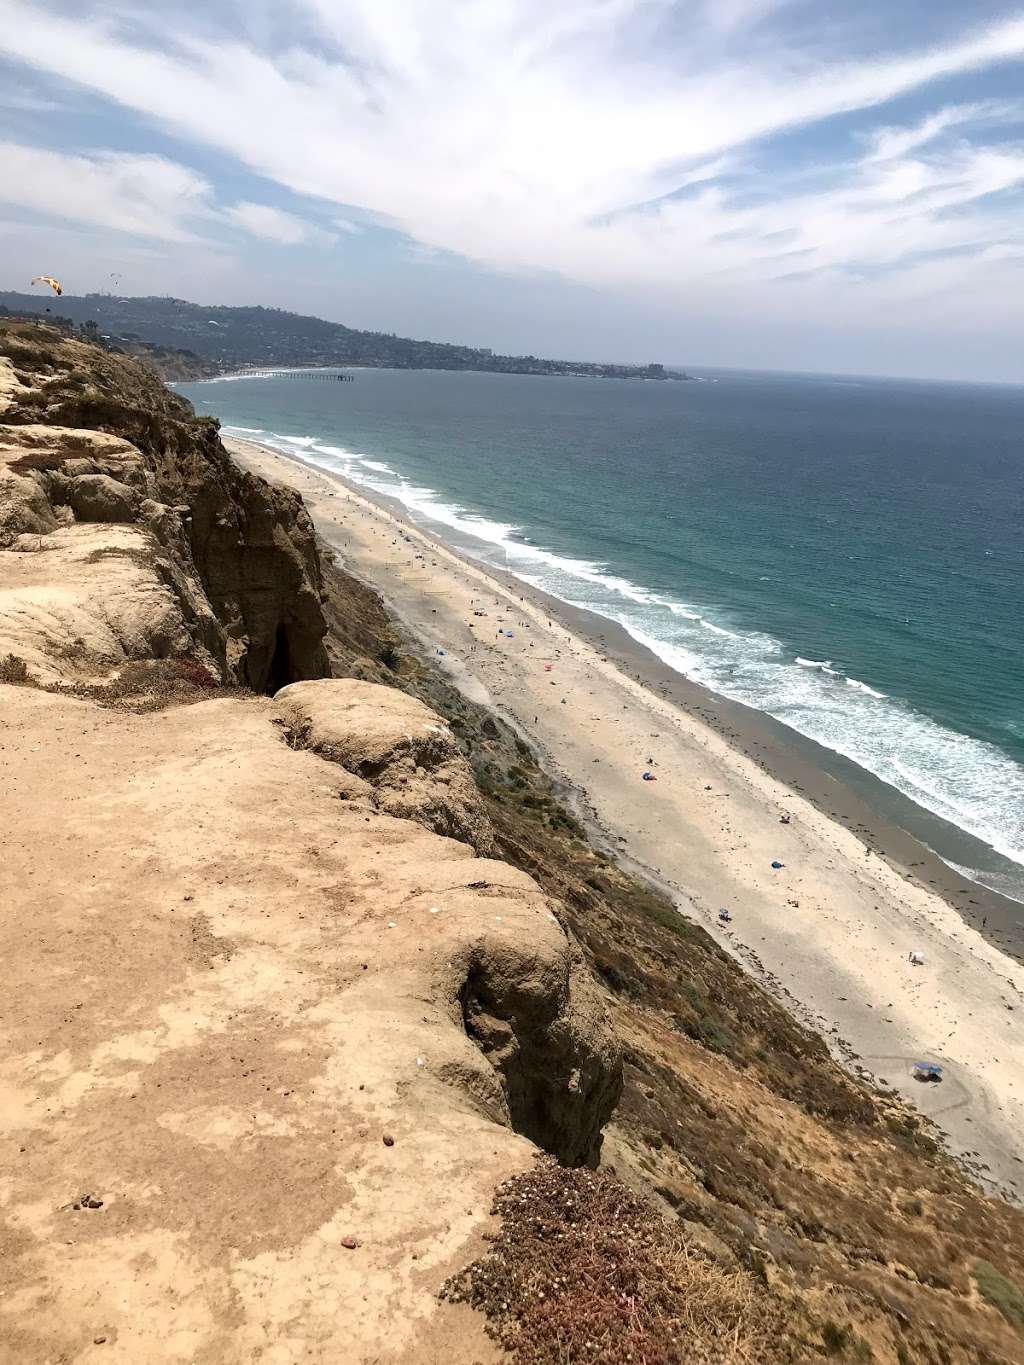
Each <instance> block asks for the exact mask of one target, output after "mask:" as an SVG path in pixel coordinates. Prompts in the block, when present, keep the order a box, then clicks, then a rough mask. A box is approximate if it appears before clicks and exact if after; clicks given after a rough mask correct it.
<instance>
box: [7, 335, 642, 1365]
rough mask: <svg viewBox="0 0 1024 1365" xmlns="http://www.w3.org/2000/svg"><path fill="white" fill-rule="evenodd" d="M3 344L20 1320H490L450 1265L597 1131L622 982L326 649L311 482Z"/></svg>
mask: <svg viewBox="0 0 1024 1365" xmlns="http://www.w3.org/2000/svg"><path fill="white" fill-rule="evenodd" d="M2 347H3V351H4V353H5V354H4V358H3V360H2V362H0V384H2V389H0V405H2V407H3V409H4V410H3V411H2V412H0V418H2V419H3V421H2V424H0V461H2V463H0V680H2V681H0V716H2V731H0V776H2V789H3V793H4V834H3V851H4V857H3V859H2V863H0V902H2V904H3V905H4V907H5V914H4V917H3V922H2V924H0V939H2V945H3V946H2V953H3V960H4V962H5V964H6V969H5V978H6V979H5V1004H4V1007H3V1023H4V1030H5V1038H6V1042H7V1048H6V1049H5V1054H4V1057H3V1059H2V1061H0V1093H2V1095H3V1097H4V1104H3V1109H2V1119H0V1123H2V1125H3V1130H4V1139H5V1150H6V1151H7V1152H9V1153H10V1154H11V1155H12V1157H13V1162H12V1163H11V1164H10V1165H8V1167H7V1172H6V1174H5V1177H4V1183H3V1187H2V1188H3V1214H2V1222H0V1244H2V1256H0V1261H2V1267H3V1268H2V1270H0V1278H2V1279H3V1294H2V1296H0V1343H2V1344H0V1358H3V1359H5V1360H6V1359H10V1360H12V1361H13V1360H17V1361H19V1362H32V1361H40V1362H42V1361H50V1360H53V1359H57V1358H60V1359H64V1360H78V1359H85V1358H91V1355H92V1353H93V1352H94V1351H97V1350H99V1348H100V1346H102V1347H103V1348H104V1350H103V1352H102V1354H103V1355H104V1358H107V1359H118V1360H124V1361H131V1362H133V1363H134V1362H139V1361H144V1360H145V1361H149V1360H175V1361H177V1360H181V1361H200V1360H201V1361H211V1362H212V1361H218V1362H222V1361H235V1360H237V1361H243V1360H252V1359H256V1358H266V1359H268V1360H269V1359H273V1360H279V1361H291V1360H296V1361H297V1360H300V1359H302V1360H305V1359H309V1358H310V1356H312V1357H313V1358H315V1359H320V1360H325V1361H326V1360H352V1361H359V1360H367V1361H369V1360H381V1361H399V1360H406V1359H408V1360H409V1361H428V1360H435V1359H441V1358H444V1359H446V1360H451V1361H453V1362H458V1361H465V1362H467V1363H468V1362H470V1361H474V1360H482V1359H486V1358H488V1357H490V1356H492V1355H493V1348H492V1347H491V1346H490V1344H489V1343H488V1342H487V1340H486V1339H485V1337H484V1335H483V1325H482V1324H483V1320H482V1319H475V1318H473V1317H471V1316H470V1314H469V1312H468V1310H466V1309H463V1308H459V1307H456V1306H453V1305H450V1304H444V1303H442V1302H441V1300H440V1299H439V1298H438V1297H437V1295H438V1291H439V1290H440V1289H441V1286H442V1285H443V1283H444V1281H445V1279H446V1278H447V1277H448V1276H449V1275H450V1274H452V1273H454V1272H455V1271H457V1270H459V1269H460V1268H461V1267H462V1266H463V1265H464V1264H465V1263H466V1261H467V1260H468V1259H470V1257H471V1256H472V1255H473V1254H474V1252H475V1250H476V1249H477V1248H478V1247H479V1245H480V1242H479V1239H480V1234H481V1232H482V1231H483V1230H484V1229H485V1228H486V1227H487V1226H488V1221H489V1209H490V1204H491V1199H492V1194H493V1190H494V1188H495V1186H496V1185H497V1183H498V1182H499V1181H500V1180H501V1179H502V1178H504V1177H506V1176H509V1175H511V1174H514V1173H516V1172H518V1171H522V1170H523V1169H524V1168H525V1167H526V1166H528V1164H529V1162H530V1159H531V1156H532V1154H533V1153H534V1152H535V1151H536V1150H537V1148H538V1147H540V1148H543V1149H545V1150H547V1151H549V1152H551V1153H553V1154H554V1155H555V1156H557V1157H558V1158H559V1159H560V1160H561V1161H563V1162H565V1163H568V1164H576V1163H594V1162H596V1160H597V1158H598V1154H599V1151H600V1145H601V1136H602V1128H603V1125H604V1123H605V1121H606V1119H607V1117H608V1115H609V1114H610V1112H611V1110H612V1108H613V1107H614V1104H615V1101H616V1099H617V1096H618V1093H619V1089H620V1087H621V1053H620V1049H619V1047H618V1044H617V1043H616V1042H615V1041H614V1039H613V1038H612V1036H611V1034H610V1032H609V1030H608V1027H607V1020H606V1015H605V1010H604V1005H603V1002H602V999H601V992H600V990H599V988H598V987H597V985H596V983H595V982H594V981H593V978H592V977H591V975H590V973H589V971H588V970H587V969H586V967H585V964H584V961H583V956H582V954H581V952H580V951H579V949H578V947H577V946H576V945H575V943H574V941H573V940H572V939H571V938H570V937H569V936H568V935H567V934H566V932H565V930H564V929H563V927H562V926H561V924H560V922H559V919H558V915H557V913H556V912H557V909H558V907H557V904H556V902H554V901H552V900H551V899H550V898H549V897H547V896H546V894H545V893H544V892H543V891H542V890H541V888H540V887H538V886H537V884H536V883H535V882H534V881H533V880H532V879H531V878H530V877H529V876H527V875H526V874H525V873H523V872H521V871H517V870H516V869H514V868H512V867H510V866H509V865H508V864H506V863H503V862H498V861H495V860H493V859H491V858H488V857H487V856H486V855H487V854H489V853H492V852H493V851H494V836H493V833H492V831H491V827H490V823H489V820H488V817H487V814H486V812H485V810H484V806H483V800H482V798H481V796H480V793H479V792H478V790H477V787H476V784H475V782H474V780H473V776H472V773H471V770H470V768H469V766H468V765H467V763H466V760H465V758H464V757H463V756H462V754H461V753H460V751H459V748H458V746H457V745H456V743H455V740H454V737H453V735H452V733H451V731H450V730H449V728H448V727H447V725H446V724H445V723H444V722H443V721H441V720H440V719H439V718H438V717H437V716H436V715H434V714H432V713H431V712H430V711H428V710H427V708H426V707H425V706H423V705H422V704H421V703H419V702H416V701H414V700H413V699H411V698H409V697H405V696H403V695H402V694H401V693H398V692H395V691H394V690H392V689H386V688H383V687H378V686H374V685H371V684H369V683H359V682H353V681H349V680H337V681H332V680H330V679H328V678H326V677H324V676H323V675H324V674H326V673H327V671H328V663H327V656H326V652H325V649H324V645H323V636H324V633H325V629H326V626H325V622H324V618H323V615H322V612H321V602H320V596H321V591H322V584H321V576H320V565H319V560H318V555H317V551H316V546H315V543H314V539H313V536H312V533H311V528H310V525H309V522H308V519H307V517H306V515H305V513H304V511H303V509H302V507H301V504H300V502H299V500H298V499H297V498H296V497H294V496H293V495H291V494H289V493H287V492H286V491H284V490H282V489H278V488H271V487H269V486H268V485H266V484H265V483H263V482H262V481H261V480H259V479H256V478H253V477H252V476H249V475H244V474H242V473H241V472H240V471H239V470H237V469H236V468H235V467H234V466H233V465H232V464H231V462H230V461H229V460H228V459H227V457H226V456H225V454H224V452H223V449H222V448H221V446H220V444H219V441H218V439H217V432H216V427H215V425H214V424H213V423H210V422H206V421H202V420H197V419H195V418H194V417H192V416H191V413H190V411H189V410H188V409H187V408H186V407H185V406H184V405H183V404H181V403H179V402H178V400H177V399H175V398H174V397H173V396H172V395H170V394H168V393H166V392H165V391H163V390H162V389H160V388H159V387H158V386H156V385H155V384H154V382H153V381H152V380H151V379H150V378H149V377H148V376H147V375H145V374H144V373H142V372H140V371H139V370H138V369H136V368H135V367H134V366H133V365H131V364H128V363H126V362H123V361H120V360H118V359H117V358H115V357H111V356H109V355H105V354H104V353H102V352H99V351H97V350H95V349H94V348H91V347H88V346H86V345H84V344H83V343H80V342H77V341H72V340H68V339H66V338H63V337H60V336H59V335H53V336H50V335H47V334H46V333H45V332H43V331H42V330H41V329H38V328H26V327H24V326H23V327H20V328H18V327H15V328H13V329H11V330H10V331H9V332H8V333H7V334H6V335H4V336H3V338H2ZM222 684H224V685H225V686H223V687H222V686H221V685H222ZM282 684H291V685H290V686H289V685H285V686H284V688H283V690H280V689H281V685H282ZM274 691H276V692H277V697H276V699H275V700H274V701H271V700H270V699H269V698H267V697H265V696H261V695H260V693H267V692H274ZM218 692H220V693H221V694H222V695H218ZM172 702H187V703H189V704H187V705H168V703H172ZM535 1144H536V1145H535Z"/></svg>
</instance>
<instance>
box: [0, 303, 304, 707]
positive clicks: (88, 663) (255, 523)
mask: <svg viewBox="0 0 1024 1365" xmlns="http://www.w3.org/2000/svg"><path fill="white" fill-rule="evenodd" d="M0 362H2V366H0V423H2V425H0V554H2V555H5V556H6V555H7V554H16V555H20V556H23V555H27V554H35V553H43V552H49V551H56V552H58V553H60V554H65V553H70V554H71V556H72V559H74V558H75V557H76V555H77V551H78V549H79V547H83V552H84V554H86V555H92V556H96V555H97V554H105V555H106V557H107V559H108V561H109V562H108V563H107V564H106V565H105V572H104V573H103V574H96V575H92V576H91V577H92V578H93V579H95V580H96V581H95V582H94V583H90V582H87V581H82V580H81V575H78V578H77V580H76V585H75V588H74V602H72V603H70V604H69V603H68V602H67V601H63V602H62V601H59V600H56V599H58V598H59V597H60V594H59V593H57V592H56V591H53V592H51V593H50V594H49V597H50V599H51V600H49V601H47V602H43V603H42V604H41V605H40V596H41V595H42V596H46V594H45V593H43V592H42V589H41V587H40V585H39V584H37V583H32V584H29V585H28V587H25V586H24V585H23V586H22V588H20V589H19V592H20V593H21V599H20V600H19V601H8V603H7V606H6V609H5V611H4V616H3V618H0V650H2V649H5V648H11V649H13V648H14V647H15V645H17V647H18V648H19V649H25V650H26V657H27V658H29V657H31V658H33V659H34V660H35V662H36V663H37V666H38V668H39V669H40V670H41V675H42V676H46V677H52V676H54V675H57V676H60V677H65V678H66V677H68V676H75V677H83V676H95V675H97V674H99V675H102V674H104V673H105V672H109V671H110V670H111V669H113V668H115V667H117V665H118V664H119V663H121V662H123V661H124V660H125V659H132V658H138V657H143V656H144V651H145V650H147V649H151V650H152V653H153V656H155V657H158V658H162V657H167V654H168V653H170V654H172V655H177V654H187V655H189V656H191V657H194V658H197V659H199V660H200V661H202V662H204V663H208V664H209V666H210V667H212V668H213V669H214V670H215V672H216V673H217V674H218V676H220V677H221V678H222V679H223V680H224V681H226V682H232V683H239V684H242V685H244V686H248V687H251V688H253V689H255V690H256V691H265V692H272V691H276V690H277V688H279V687H281V686H284V685H286V684H288V683H290V682H295V681H297V680H299V679H302V678H316V677H323V676H325V675H327V674H328V673H329V671H330V670H329V665H328V661H327V656H326V652H325V650H324V646H323V637H324V634H325V631H326V625H325V622H324V617H323V612H322V610H321V604H320V595H321V591H322V584H321V578H320V565H319V559H318V556H317V551H316V544H315V539H314V536H313V532H312V527H311V525H310V522H309V518H308V516H307V515H306V512H305V510H304V508H303V506H302V501H301V499H300V498H299V497H298V496H297V495H296V494H294V493H291V492H290V491H288V490H287V489H284V488H280V487H272V486H271V485H269V484H267V483H265V482H264V481H263V480H262V479H259V478H257V477H256V476H254V475H252V474H248V473H244V472H243V471H242V470H240V469H239V468H238V467H237V466H236V465H235V464H234V463H233V462H232V461H231V460H230V458H229V457H228V455H227V454H226V452H225V451H224V448H223V446H222V445H221V443H220V439H219V436H218V429H217V424H216V422H214V421H212V420H211V419H209V418H197V417H196V416H195V415H194V414H193V412H192V410H191V408H190V407H189V405H188V404H187V403H185V402H184V401H183V400H181V399H179V398H178V397H177V396H176V395H174V394H173V393H171V392H170V391H169V390H167V389H166V388H165V387H164V386H163V385H162V384H161V383H160V382H159V380H158V379H156V377H155V376H154V375H152V374H151V373H149V372H148V371H146V370H145V369H143V368H142V367H141V366H139V365H136V364H134V363H133V362H131V361H129V360H127V359H125V358H123V357H120V356H116V355H110V354H108V353H106V352H104V351H102V350H101V349H99V348H97V347H95V346H91V345H88V344H86V343H84V342H81V341H78V340H75V339H73V338H70V337H67V336H65V335H63V334H62V333H60V332H58V331H56V330H54V329H47V328H43V327H39V326H35V325H32V324H24V323H23V324H17V323H9V324H5V325H4V326H3V327H2V328H0ZM86 525H91V526H104V527H106V528H110V527H112V526H115V525H117V526H124V527H131V528H133V534H132V535H130V536H128V537H125V536H124V535H121V536H118V537H112V538H109V539H108V540H104V539H103V537H101V536H100V535H99V533H97V532H95V531H93V532H91V533H90V534H89V535H88V536H84V535H83V534H82V533H81V528H82V527H83V526H86ZM58 530H59V531H60V532H61V537H62V538H61V539H59V540H57V541H52V540H50V539H49V537H51V535H52V534H53V533H55V532H57V531H58ZM32 537H35V539H34V540H33V539H32ZM41 537H46V538H47V539H46V540H43V539H41ZM126 556H129V557H130V559H131V564H132V572H131V573H126V572H125V568H126ZM90 562H91V563H96V562H98V561H97V560H96V559H95V558H94V559H92V560H91V561H90ZM8 563H9V561H7V560H6V559H5V566H6V564H8ZM56 567H57V564H56V561H50V567H49V569H48V570H46V571H45V573H43V572H42V570H40V573H39V574H37V575H36V577H39V576H40V575H42V576H44V577H48V578H49V579H50V580H51V582H52V584H53V585H54V588H55V587H56V584H57V583H58V581H60V580H62V578H63V575H59V574H57V573H56V572H54V570H55V569H56ZM147 570H148V595H149V597H150V598H151V599H152V600H153V601H154V602H158V603H159V611H158V615H159V617H160V621H159V623H158V624H154V626H153V628H152V630H151V631H149V632H148V634H147V632H146V631H143V634H142V636H140V635H139V631H138V619H137V618H138V616H139V612H140V611H142V610H144V608H143V606H142V605H141V604H140V602H139V597H138V593H139V588H140V578H141V577H142V576H143V575H144V573H145V571H147ZM29 576H30V577H31V576H32V575H31V574H30V575H29ZM87 577H89V576H87ZM94 589H95V591H94ZM26 592H28V597H27V598H26V596H25V593H26ZM97 593H98V594H99V599H102V600H98V599H97V597H96V594H97ZM122 594H123V595H124V596H126V597H127V598H128V599H129V603H130V604H129V605H128V606H126V608H125V611H124V612H122V611H121V609H120V605H119V599H120V598H121V596H122ZM39 609H41V610H42V613H43V617H44V618H46V619H45V621H44V622H43V623H42V624H41V625H40V628H39V629H38V630H35V628H34V627H33V624H32V619H33V616H34V614H35V613H36V612H37V610H39ZM54 612H55V613H56V617H57V619H56V621H54V620H52V619H51V618H52V613H54ZM104 616H105V617H109V620H108V625H109V631H108V632H107V637H109V638H101V637H103V635H104V633H103V631H102V630H100V631H99V632H98V633H97V631H96V630H94V629H92V628H90V622H95V621H96V619H97V617H104ZM123 616H127V617H128V618H131V621H130V624H129V628H128V629H127V630H126V631H125V632H122V630H121V626H122V624H124V622H123V621H122V617H123ZM172 618H173V619H172ZM75 622H79V623H80V624H81V627H82V628H81V629H78V628H76V626H75ZM12 623H16V628H15V625H12ZM51 627H52V628H51ZM62 630H63V631H64V632H65V634H66V635H67V638H68V641H70V643H71V645H72V650H71V655H72V656H73V657H67V655H66V654H65V656H64V657H58V656H57V654H55V652H54V650H53V649H52V647H51V646H52V642H53V640H54V639H55V638H58V637H59V634H60V632H61V631H62ZM55 631H56V634H55ZM3 637H6V638H7V644H6V645H5V639H4V638H3ZM78 639H81V641H82V642H83V644H82V645H81V646H79V645H77V644H76V643H75V641H76V640H78ZM12 641H13V643H11V642H12ZM48 641H49V642H50V643H47V642H48ZM140 650H141V651H143V654H140V652H139V651H140ZM58 654H59V651H58ZM44 658H45V660H46V662H45V664H44V662H43V659H44Z"/></svg>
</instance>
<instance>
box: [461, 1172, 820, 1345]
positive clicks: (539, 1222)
mask: <svg viewBox="0 0 1024 1365" xmlns="http://www.w3.org/2000/svg"><path fill="white" fill-rule="evenodd" d="M492 1211H493V1212H494V1213H496V1214H499V1215H500V1216H501V1219H502V1225H501V1230H500V1232H499V1233H498V1234H497V1235H496V1237H495V1238H494V1240H493V1245H492V1247H491V1249H490V1251H489V1252H488V1253H487V1255H486V1256H484V1257H482V1258H481V1259H480V1260H478V1261H476V1262H474V1264H473V1265H471V1266H469V1267H468V1268H467V1269H466V1270H464V1271H463V1272H462V1273H461V1274H459V1275H457V1276H455V1277H454V1278H453V1279H452V1280H450V1281H449V1282H448V1284H447V1285H446V1286H445V1289H444V1290H443V1294H444V1296H445V1297H446V1298H448V1299H451V1300H454V1301H456V1302H465V1303H469V1304H472V1305H473V1306H474V1307H475V1308H478V1309H480V1310H482V1311H483V1312H484V1313H485V1314H486V1315H487V1318H488V1331H489V1332H490V1333H491V1335H492V1336H493V1337H494V1338H495V1339H496V1340H497V1341H498V1342H499V1343H500V1344H501V1345H502V1346H503V1347H504V1349H505V1350H507V1351H508V1352H509V1353H510V1354H511V1356H512V1358H513V1360H514V1361H516V1362H517V1365H575V1362H581V1363H582V1362H587V1365H683V1363H684V1362H686V1365H704V1363H705V1362H707V1365H711V1363H712V1362H714V1365H770V1363H772V1365H774V1362H782V1361H788V1360H791V1359H793V1356H792V1355H791V1354H790V1350H789V1347H788V1346H787V1344H786V1341H785V1340H784V1339H783V1338H784V1335H790V1334H788V1333H786V1334H784V1333H783V1330H782V1329H783V1326H784V1317H783V1312H782V1307H781V1304H780V1301H779V1300H778V1299H777V1298H776V1297H775V1296H774V1295H773V1293H772V1292H771V1291H770V1290H768V1289H767V1288H766V1286H765V1285H764V1284H762V1283H761V1282H760V1281H759V1280H757V1279H755V1278H754V1276H752V1275H751V1274H749V1273H748V1272H747V1271H745V1270H743V1269H742V1268H740V1267H739V1266H736V1267H734V1268H731V1269H726V1268H723V1267H722V1266H720V1265H718V1264H717V1263H716V1262H715V1261H713V1260H711V1259H709V1258H707V1257H706V1256H705V1255H704V1254H702V1253H701V1252H700V1251H698V1250H694V1249H693V1248H692V1247H690V1246H688V1245H687V1241H686V1237H685V1234H684V1233H683V1231H682V1229H681V1228H680V1226H679V1225H678V1224H674V1223H671V1222H669V1221H667V1220H666V1219H664V1218H663V1217H661V1215H659V1214H658V1213H656V1212H655V1211H654V1210H653V1209H652V1208H651V1207H650V1206H649V1205H647V1204H646V1203H644V1202H643V1201H642V1200H641V1199H639V1198H638V1197H637V1196H636V1195H634V1194H632V1193H631V1192H630V1191H629V1190H628V1189H627V1188H626V1187H625V1185H623V1184H622V1182H621V1181H619V1180H618V1179H616V1177H615V1176H613V1175H611V1174H609V1173H608V1172H607V1171H598V1172H593V1171H584V1170H566V1169H564V1168H563V1167H560V1166H559V1165H557V1163H556V1162H555V1161H553V1160H552V1159H551V1158H550V1157H541V1158H538V1159H537V1161H536V1163H535V1164H534V1166H533V1167H532V1168H531V1169H530V1170H528V1171H526V1172H524V1173H523V1174H522V1175H519V1176H515V1177H513V1178H512V1179H511V1180H508V1181H506V1182H505V1183H504V1184H503V1185H501V1186H500V1187H499V1189H498V1191H497V1194H496V1196H495V1202H494V1207H493V1210H492Z"/></svg>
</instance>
